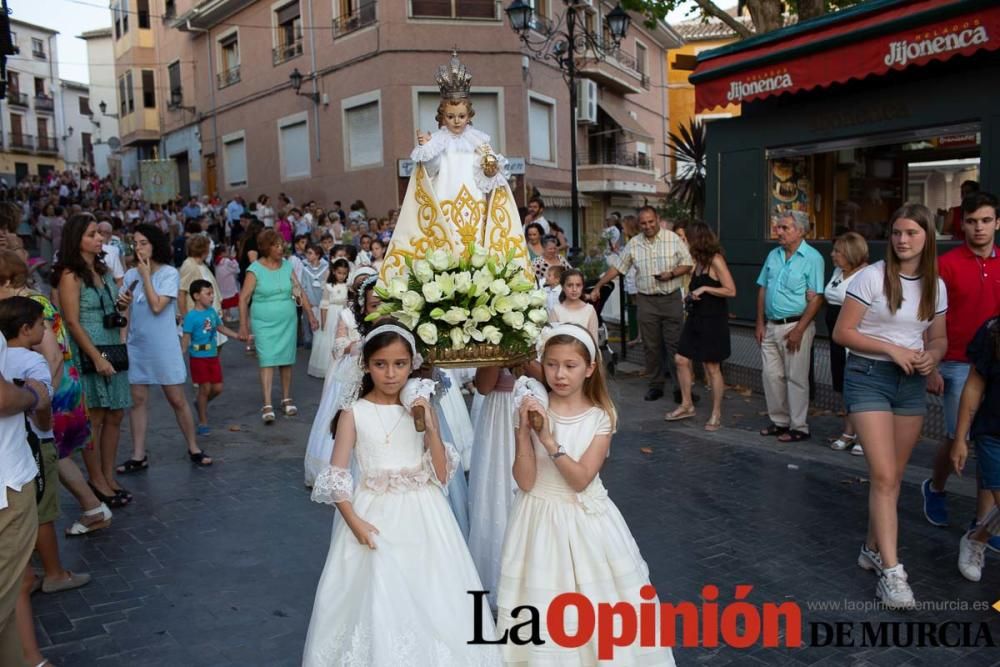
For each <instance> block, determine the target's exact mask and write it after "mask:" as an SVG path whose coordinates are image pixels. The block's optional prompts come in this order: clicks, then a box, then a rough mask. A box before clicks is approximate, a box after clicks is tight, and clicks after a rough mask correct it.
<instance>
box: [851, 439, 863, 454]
mask: <svg viewBox="0 0 1000 667" xmlns="http://www.w3.org/2000/svg"><path fill="white" fill-rule="evenodd" d="M864 455H865V450H864V449H862V448H861V443H860V442H855V443H854V446H853V447H851V456H864Z"/></svg>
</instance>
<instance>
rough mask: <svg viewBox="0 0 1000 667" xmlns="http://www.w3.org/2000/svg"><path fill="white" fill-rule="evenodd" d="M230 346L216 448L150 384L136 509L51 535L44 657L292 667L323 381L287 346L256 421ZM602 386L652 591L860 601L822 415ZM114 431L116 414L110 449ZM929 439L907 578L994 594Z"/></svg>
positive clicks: (312, 525) (856, 474)
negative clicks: (69, 535)
mask: <svg viewBox="0 0 1000 667" xmlns="http://www.w3.org/2000/svg"><path fill="white" fill-rule="evenodd" d="M228 348H230V349H227V350H226V353H225V363H226V373H227V376H226V377H227V383H228V384H227V389H226V391H227V392H228V393H227V394H224V396H223V398H222V399H220V402H219V403H218V404H217V405H215V406H213V409H214V414H215V415H217V416H218V419H217V426H218V427H219V428H217V429H216V430H215V431H214V432H213V435H211V436H209V437H208V438H206V439H205V440H204V442H203V445H204V446H205V448H206V449H208V450H209V451H210V452H211V453H212V454H213V455H214V456H215V457H216V465H215V466H214V467H213V468H211V469H208V470H198V469H194V468H193V467H192V466H191V465H190V464H189V463H187V461H186V459H185V458H183V453H184V448H183V445H182V444H180V441H179V439H178V437H177V429H176V426H175V424H174V422H173V419H172V415H170V414H169V412H168V408H167V407H166V405H165V402H164V401H162V399H161V400H156V401H154V406H153V408H152V409H153V419H152V420H151V421H152V423H153V424H154V425H155V426H154V427H153V432H152V433H151V454H150V462H151V468H150V470H149V471H148V472H147V473H142V474H139V475H135V476H131V477H123V478H122V481H123V482H124V483H125V484H126V485H127V486H128V488H130V489H131V490H132V491H133V492H134V493H135V495H136V502H135V503H134V506H132V507H129V508H126V509H123V510H120V511H118V512H116V513H115V518H114V524H113V526H112V527H111V529H109V530H107V531H102V533H100V534H97V535H94V536H91V537H87V538H76V539H74V540H63V541H62V553H63V559H64V562H65V563H66V565H67V566H68V567H70V568H72V569H77V570H81V571H89V572H91V573H92V574H93V575H94V577H95V579H94V581H93V582H92V583H91V584H90V585H88V586H86V587H84V588H82V589H79V590H77V591H71V592H67V593H61V594H56V595H43V594H36V595H35V596H34V598H33V604H34V610H35V614H36V618H37V621H38V623H37V625H38V634H39V636H40V639H41V641H42V642H43V645H44V647H45V648H44V652H45V654H46V656H48V657H49V658H50V659H52V660H53V661H54V662H56V663H57V664H59V665H68V666H80V667H84V666H88V665H102V666H111V665H121V666H130V667H131V666H142V667H145V666H154V665H157V666H158V665H164V666H170V667H174V666H178V667H180V666H184V667H187V666H192V667H195V666H200V665H206V666H208V665H213V666H219V667H222V666H230V665H234V666H235V665H241V666H244V665H267V666H271V665H295V664H298V661H299V659H300V651H301V648H302V644H303V641H304V638H305V631H306V626H307V623H308V619H309V614H310V610H311V607H312V600H313V593H314V590H315V585H316V582H317V580H318V578H319V574H320V570H321V568H322V566H323V561H324V559H325V556H326V550H327V546H328V544H329V537H330V524H331V519H332V511H331V510H330V509H329V508H327V507H322V506H319V505H316V504H314V503H310V502H309V501H308V496H307V494H306V492H305V490H304V489H303V487H302V453H303V450H304V446H305V439H306V435H307V433H308V429H309V422H310V418H311V415H312V414H313V412H314V410H315V407H316V405H317V403H318V401H319V395H318V394H319V391H320V388H321V383H320V381H318V380H314V379H312V378H307V377H306V376H305V373H304V372H303V371H304V368H305V355H304V353H302V354H300V364H299V371H300V372H299V373H298V374H297V376H296V383H295V385H296V393H295V395H296V397H297V399H298V402H299V406H300V408H301V412H302V415H303V416H301V417H298V418H295V419H282V418H279V420H278V422H277V423H276V424H275V425H274V426H272V427H269V428H265V427H263V426H261V425H260V423H259V420H258V418H257V409H258V407H259V406H258V399H257V389H256V386H257V385H256V372H255V367H254V366H253V364H252V361H251V360H246V359H245V358H244V357H243V356H242V355H241V354H240V350H239V349H237V347H236V346H232V345H231V346H228ZM622 370H625V371H627V370H628V367H627V366H626V367H624V368H623V369H622ZM615 390H616V392H617V399H618V404H619V406H620V408H621V410H622V419H621V424H620V426H619V432H618V434H617V436H616V437H615V440H614V444H613V452H612V456H611V458H610V459H609V461H608V463H607V465H606V466H605V468H604V471H603V473H602V475H603V477H604V479H605V482H606V484H607V486H608V488H609V490H610V493H611V497H612V499H613V500H615V502H616V503H617V504H618V506H619V508H620V509H621V510H622V513H623V514H624V515H625V518H626V520H627V521H628V522H629V525H630V527H631V529H632V532H633V534H634V535H635V536H636V538H637V540H638V542H639V546H640V547H641V549H642V552H643V554H644V556H645V558H646V560H647V561H648V563H649V565H650V569H651V574H652V579H653V583H654V585H655V586H656V588H657V590H658V592H659V594H660V596H661V598H662V599H665V600H675V601H676V600H698V599H699V597H698V596H699V595H700V592H701V589H702V586H704V585H705V584H709V583H712V584H716V585H718V586H719V588H720V591H721V594H720V601H721V602H725V601H728V600H731V599H732V596H733V593H734V590H735V586H736V585H737V584H752V585H753V586H754V589H753V592H752V593H751V595H750V597H749V600H750V601H751V602H753V603H756V604H761V603H763V602H779V603H780V602H784V601H788V600H793V601H798V602H803V603H804V602H806V601H819V600H845V599H846V600H852V601H866V600H870V599H871V598H872V595H873V591H874V584H875V579H874V578H873V576H872V575H870V574H868V573H866V572H863V571H862V570H860V569H859V568H858V567H857V566H856V565H855V564H854V559H855V557H856V555H857V547H858V545H859V543H860V541H861V539H862V537H863V529H864V521H865V507H866V500H865V499H866V491H867V486H866V485H865V483H864V481H863V480H864V477H865V471H864V464H863V461H862V460H861V459H858V458H854V457H850V456H848V455H846V454H845V453H835V452H831V451H830V450H828V449H827V448H826V447H824V446H823V445H824V444H825V441H821V438H820V437H819V433H821V432H823V433H825V432H830V433H834V432H836V430H837V424H836V423H835V420H834V418H832V417H817V418H816V419H815V420H814V429H815V431H816V432H817V436H816V439H815V440H814V441H812V442H810V443H803V444H799V445H794V446H792V445H779V444H778V443H776V442H775V441H774V440H771V439H763V438H760V437H759V436H757V435H756V433H755V432H754V431H753V430H751V429H754V428H755V427H757V426H758V425H759V423H760V422H761V421H762V420H763V418H762V417H760V416H759V415H758V411H759V410H760V409H761V408H762V405H761V401H760V397H759V396H750V397H745V396H742V395H740V394H738V393H736V392H731V396H730V398H728V399H727V403H726V408H725V409H726V421H725V424H726V428H724V429H723V430H722V431H719V432H718V433H715V434H707V433H705V432H704V431H702V430H701V428H700V422H699V423H695V422H693V421H689V422H686V423H681V424H673V425H667V424H665V423H664V422H663V421H662V414H663V411H664V409H665V408H667V407H668V406H667V404H666V402H665V401H662V400H661V401H660V402H658V403H644V402H643V401H642V394H643V392H644V391H645V386H644V383H643V382H642V381H641V380H639V379H636V378H630V377H627V376H626V375H625V374H624V373H622V374H620V375H619V379H618V381H617V382H616V383H615ZM706 398H707V397H706ZM702 411H703V412H704V409H703V410H702ZM229 426H238V427H239V428H240V430H238V431H230V430H228V427H229ZM127 441H128V437H127V429H126V432H125V436H124V437H123V451H125V450H127V446H128V445H127ZM932 451H933V445H932V444H931V443H924V444H922V445H921V447H920V448H919V450H918V452H917V454H916V455H915V457H914V463H913V465H912V466H911V470H910V471H909V472H908V476H907V481H906V483H905V484H904V487H903V491H902V498H901V501H900V507H901V512H900V519H901V534H902V544H903V548H902V558H903V561H904V562H905V563H906V566H907V569H908V571H909V573H910V578H911V579H910V580H911V583H912V584H913V588H914V590H915V592H916V594H917V596H918V599H920V600H937V601H944V600H958V601H966V602H969V603H971V602H973V601H988V602H990V603H992V602H993V601H994V600H996V599H997V598H1000V558H998V557H997V556H996V555H991V556H990V557H989V558H988V567H987V570H986V573H985V576H984V580H983V581H982V582H981V583H979V584H972V583H969V582H967V581H965V580H964V579H963V578H961V576H960V575H959V574H958V572H957V570H956V567H955V560H956V554H957V541H958V537H959V534H960V530H959V527H958V525H959V524H962V523H964V522H965V521H966V520H967V519H968V517H970V516H971V514H972V511H973V502H972V500H971V495H972V491H973V488H972V486H971V484H972V483H971V482H970V481H969V480H962V481H961V483H954V480H953V487H952V488H953V490H954V491H955V494H953V496H952V505H951V507H952V514H953V517H954V523H955V526H953V527H951V528H948V529H941V528H934V527H932V526H930V525H929V524H927V523H926V521H924V519H923V517H922V514H921V511H920V496H919V487H918V483H919V480H920V479H922V478H923V477H924V476H926V475H925V473H926V470H925V468H926V466H927V465H928V463H929V459H930V456H931V453H932ZM123 458H124V455H123ZM63 508H64V514H65V516H64V518H63V519H62V520H61V522H60V523H61V524H67V525H68V522H69V518H70V517H71V516H72V514H73V509H74V508H73V507H72V505H71V504H70V502H69V500H68V499H67V498H64V503H63ZM803 616H804V620H805V621H806V623H808V622H810V621H826V622H835V621H845V620H854V621H863V620H867V621H882V620H918V621H926V622H935V623H940V622H942V621H945V620H958V621H971V622H975V623H979V622H984V623H987V624H988V627H989V629H990V631H991V633H992V637H993V639H994V641H996V642H1000V614H998V613H997V612H994V611H992V610H989V611H978V612H932V611H922V612H917V613H911V614H897V613H891V612H885V611H880V612H874V611H869V612H863V613H852V614H848V613H846V612H811V611H808V610H807V611H804V612H803ZM860 632H861V629H860V627H857V628H856V629H855V636H858V635H859V634H860ZM806 640H807V641H808V637H806ZM675 655H676V658H677V662H678V664H680V665H699V664H708V665H725V664H733V665H756V664H759V663H765V664H793V665H798V664H818V665H902V664H907V665H911V664H912V665H916V664H926V665H947V664H956V665H958V664H961V665H987V664H1000V651H998V650H997V649H995V648H978V649H971V648H968V649H966V648H915V647H908V648H862V647H855V648H832V647H822V648H816V647H813V648H802V649H796V650H792V649H779V650H771V649H763V648H759V647H755V648H751V649H746V650H736V649H728V648H718V649H707V648H700V649H689V650H678V651H677V652H676V654H675ZM428 667H430V666H428Z"/></svg>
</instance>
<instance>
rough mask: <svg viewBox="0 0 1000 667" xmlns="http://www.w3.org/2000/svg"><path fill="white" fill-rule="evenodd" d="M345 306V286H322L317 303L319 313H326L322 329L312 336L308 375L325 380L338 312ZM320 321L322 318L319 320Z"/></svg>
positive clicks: (340, 284) (338, 318)
mask: <svg viewBox="0 0 1000 667" xmlns="http://www.w3.org/2000/svg"><path fill="white" fill-rule="evenodd" d="M346 305H347V284H346V283H339V284H336V285H331V284H330V283H325V284H324V285H323V296H322V297H321V298H320V301H319V309H320V312H321V313H322V311H324V310H325V311H326V320H325V321H324V322H323V328H322V329H320V330H319V331H318V332H316V335H315V336H313V343H312V352H311V353H310V354H309V369H308V371H307V372H308V373H309V375H312V376H313V377H318V378H325V377H326V373H327V371H328V370H330V367H331V366H333V362H334V358H333V342H334V339H335V338H336V336H337V325H338V324H339V323H340V311H341V309H342V308H344V306H346ZM321 319H322V318H321Z"/></svg>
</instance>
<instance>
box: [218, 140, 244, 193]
mask: <svg viewBox="0 0 1000 667" xmlns="http://www.w3.org/2000/svg"><path fill="white" fill-rule="evenodd" d="M223 159H224V160H225V169H226V183H228V184H229V185H230V186H240V185H246V183H247V154H246V141H244V140H243V139H235V140H233V141H227V142H226V143H225V145H224V146H223Z"/></svg>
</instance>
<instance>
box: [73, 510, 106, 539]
mask: <svg viewBox="0 0 1000 667" xmlns="http://www.w3.org/2000/svg"><path fill="white" fill-rule="evenodd" d="M98 515H100V516H101V517H102V518H101V520H100V521H95V522H93V523H84V522H83V521H74V522H73V525H72V526H70V527H69V528H67V529H66V537H78V536H80V535H87V534H88V533H92V532H94V531H95V530H101V529H102V528H107V527H108V526H110V525H111V510H109V509H108V506H107V505H106V504H104V503H103V502H102V503H101V504H100V505H98V506H97V507H95V508H94V509H91V510H86V511H84V513H83V516H98Z"/></svg>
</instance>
